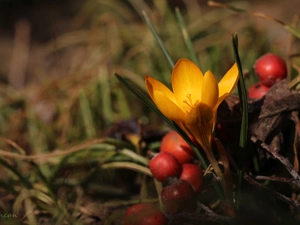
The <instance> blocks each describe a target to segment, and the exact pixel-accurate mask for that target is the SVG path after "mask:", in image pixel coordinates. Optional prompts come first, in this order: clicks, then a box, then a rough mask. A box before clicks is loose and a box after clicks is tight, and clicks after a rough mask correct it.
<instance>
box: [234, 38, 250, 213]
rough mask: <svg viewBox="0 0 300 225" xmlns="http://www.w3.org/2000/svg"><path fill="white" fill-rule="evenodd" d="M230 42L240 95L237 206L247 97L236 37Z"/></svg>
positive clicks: (245, 135) (245, 136)
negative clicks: (240, 119)
mask: <svg viewBox="0 0 300 225" xmlns="http://www.w3.org/2000/svg"><path fill="white" fill-rule="evenodd" d="M232 44H233V49H234V55H235V59H236V63H237V66H238V70H239V73H240V79H239V81H238V92H239V97H240V102H241V105H242V123H241V132H240V141H239V152H238V162H237V164H238V183H237V190H238V193H237V198H236V206H237V209H238V208H239V196H240V192H241V183H242V170H241V167H242V165H243V163H244V155H245V147H246V144H247V139H248V99H247V90H246V86H245V81H244V75H243V69H242V64H241V61H240V57H239V52H238V37H237V35H234V36H233V38H232Z"/></svg>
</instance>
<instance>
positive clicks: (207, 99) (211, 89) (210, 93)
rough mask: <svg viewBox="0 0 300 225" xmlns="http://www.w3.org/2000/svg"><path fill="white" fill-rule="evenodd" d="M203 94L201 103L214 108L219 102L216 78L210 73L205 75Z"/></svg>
mask: <svg viewBox="0 0 300 225" xmlns="http://www.w3.org/2000/svg"><path fill="white" fill-rule="evenodd" d="M199 92H200V91H199ZM201 92H202V97H201V102H202V103H204V104H206V105H208V106H210V107H211V108H214V107H215V105H216V104H217V102H218V97H219V88H218V82H217V80H216V78H215V76H214V75H213V74H212V72H210V71H207V72H206V73H205V74H204V79H203V82H202V89H201Z"/></svg>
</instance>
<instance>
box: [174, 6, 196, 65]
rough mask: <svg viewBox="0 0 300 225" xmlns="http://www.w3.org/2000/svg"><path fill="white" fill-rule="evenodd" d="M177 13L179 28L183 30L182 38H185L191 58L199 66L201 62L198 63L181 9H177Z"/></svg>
mask: <svg viewBox="0 0 300 225" xmlns="http://www.w3.org/2000/svg"><path fill="white" fill-rule="evenodd" d="M175 13H176V18H177V21H178V24H179V27H180V30H181V33H182V36H183V39H184V42H185V45H186V47H187V49H188V52H189V54H190V58H191V60H192V61H193V62H194V63H195V64H197V65H198V66H200V65H199V61H198V58H197V55H196V52H195V50H194V46H193V43H192V41H191V38H190V36H189V34H188V32H187V30H186V27H185V24H184V20H183V17H182V15H181V13H180V10H179V8H176V9H175Z"/></svg>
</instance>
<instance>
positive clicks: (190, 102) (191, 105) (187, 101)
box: [183, 94, 198, 113]
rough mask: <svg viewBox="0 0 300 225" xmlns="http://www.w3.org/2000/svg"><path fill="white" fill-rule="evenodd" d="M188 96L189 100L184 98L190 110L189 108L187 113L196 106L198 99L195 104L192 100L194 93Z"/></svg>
mask: <svg viewBox="0 0 300 225" xmlns="http://www.w3.org/2000/svg"><path fill="white" fill-rule="evenodd" d="M186 98H187V100H184V101H183V102H184V103H185V104H187V105H188V107H189V110H187V113H189V111H190V110H191V109H192V108H194V105H195V104H197V102H198V100H197V101H196V102H195V104H193V102H192V95H191V94H187V95H186Z"/></svg>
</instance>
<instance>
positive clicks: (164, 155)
mask: <svg viewBox="0 0 300 225" xmlns="http://www.w3.org/2000/svg"><path fill="white" fill-rule="evenodd" d="M149 168H150V171H151V173H152V175H153V176H154V177H155V178H156V180H158V181H162V182H163V181H165V180H166V179H167V178H168V177H179V176H180V173H181V170H182V167H181V165H180V164H179V162H178V161H177V159H176V158H175V157H174V156H173V155H172V154H171V153H169V152H160V153H158V154H157V155H156V156H154V158H152V159H151V160H150V162H149Z"/></svg>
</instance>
